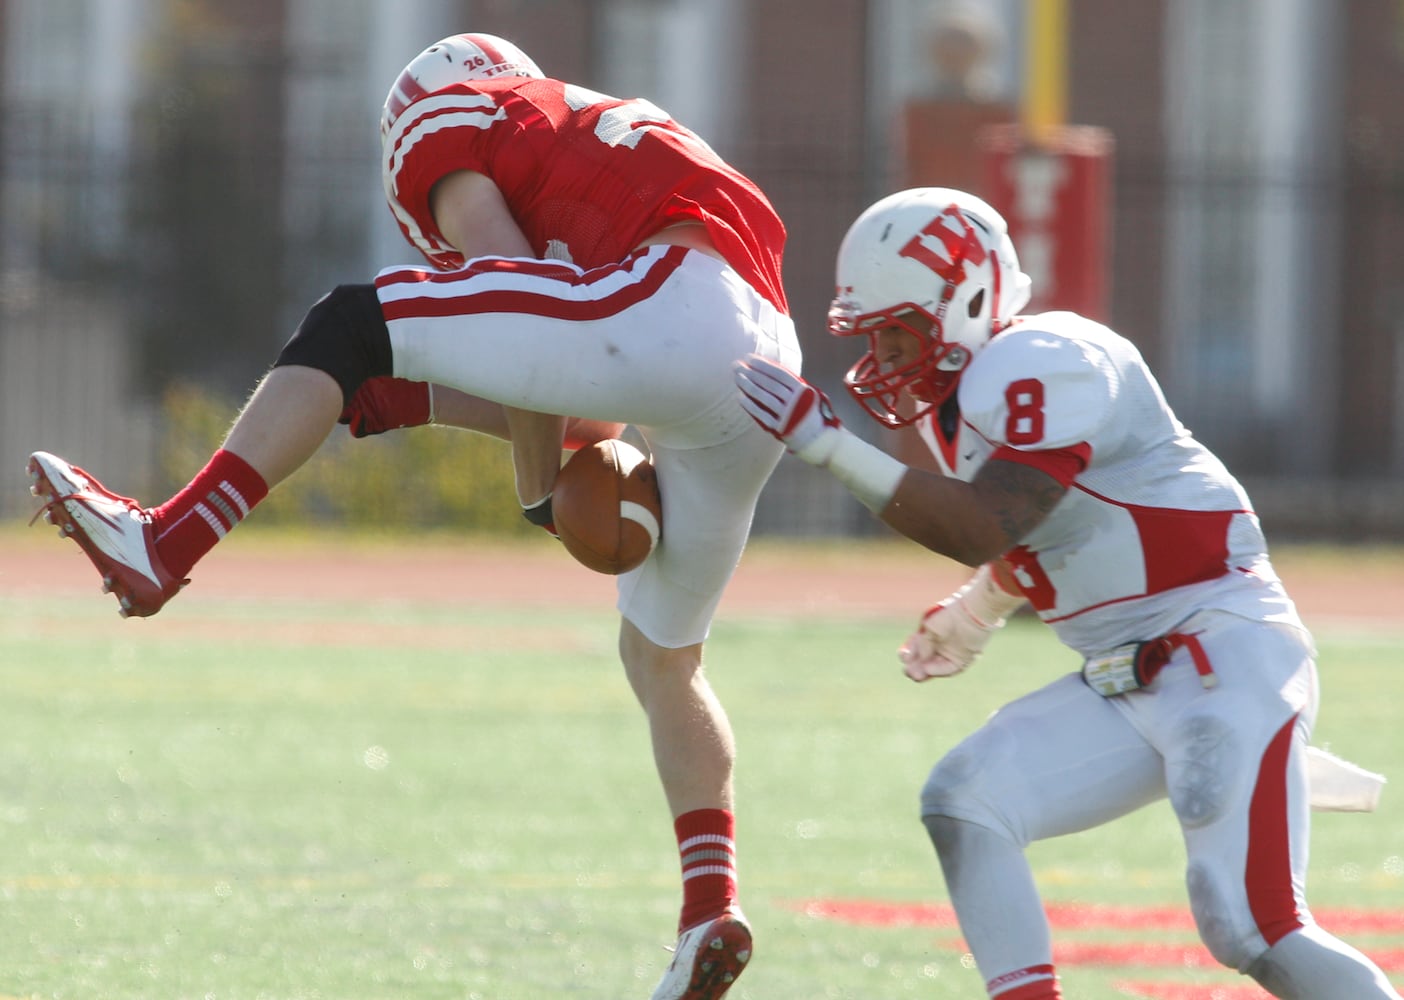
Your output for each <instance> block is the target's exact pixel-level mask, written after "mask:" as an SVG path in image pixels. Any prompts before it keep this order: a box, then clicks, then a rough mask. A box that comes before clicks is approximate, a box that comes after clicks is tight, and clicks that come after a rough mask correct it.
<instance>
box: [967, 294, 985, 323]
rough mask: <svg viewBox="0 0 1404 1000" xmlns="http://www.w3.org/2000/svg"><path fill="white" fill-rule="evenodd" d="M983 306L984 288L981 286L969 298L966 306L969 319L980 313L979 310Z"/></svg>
mask: <svg viewBox="0 0 1404 1000" xmlns="http://www.w3.org/2000/svg"><path fill="white" fill-rule="evenodd" d="M984 308H985V290H984V289H983V288H982V289H980V290H979V291H978V292H976V293H975V294H974V295H973V296H971V298H970V305H969V306H967V307H966V310H965V311H966V313H967V314H968V315H969V316H970V318H971V319H974V318H975V317H977V316H979V315H980V311H981V310H982V309H984Z"/></svg>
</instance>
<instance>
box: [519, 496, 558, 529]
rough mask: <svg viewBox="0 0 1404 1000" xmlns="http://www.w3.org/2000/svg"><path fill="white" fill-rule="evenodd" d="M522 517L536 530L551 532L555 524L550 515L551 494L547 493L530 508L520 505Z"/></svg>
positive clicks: (553, 518)
mask: <svg viewBox="0 0 1404 1000" xmlns="http://www.w3.org/2000/svg"><path fill="white" fill-rule="evenodd" d="M522 517H524V518H526V519H527V520H528V521H530V522H531V523H532V524H534V525H536V526H537V527H538V528H545V529H546V530H547V531H551V530H552V528H553V527H554V525H555V523H556V519H555V517H554V516H553V515H552V513H551V494H549V493H547V494H546V495H545V496H544V497H542V498H541V499H540V500H538V501H536V503H534V504H531V505H530V506H528V505H527V504H522Z"/></svg>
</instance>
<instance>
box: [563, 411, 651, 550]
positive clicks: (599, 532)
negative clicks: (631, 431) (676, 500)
mask: <svg viewBox="0 0 1404 1000" xmlns="http://www.w3.org/2000/svg"><path fill="white" fill-rule="evenodd" d="M551 511H552V515H553V517H554V519H555V524H556V533H557V534H558V535H559V536H560V539H561V543H562V544H563V545H565V548H566V551H567V552H569V553H570V554H571V555H572V556H574V557H575V559H576V560H577V561H578V562H580V563H582V564H583V565H585V566H588V567H589V568H590V569H592V570H594V571H595V572H597V573H608V574H610V575H611V576H613V575H617V574H619V573H627V572H629V570H631V569H634V568H635V567H637V566H638V565H639V564H640V563H642V562H643V561H644V560H645V559H647V558H648V554H649V553H650V552H652V551H653V549H654V547H655V546H656V545H657V544H658V539H659V537H660V536H661V534H662V530H663V502H662V499H661V498H660V497H659V494H658V474H657V472H656V471H655V470H654V468H653V465H652V464H651V463H650V462H649V460H648V458H647V457H646V456H645V455H644V454H643V452H641V451H639V450H638V449H637V448H635V447H634V446H633V445H631V444H629V443H628V442H625V441H620V440H618V439H615V438H610V439H607V440H604V441H596V442H595V443H594V444H592V445H588V446H586V447H584V448H581V449H580V450H578V451H577V452H576V453H575V454H574V455H571V456H570V458H569V459H567V460H566V463H565V465H564V466H562V467H561V471H560V474H559V475H558V476H557V477H556V486H555V489H554V491H553V492H552V494H551Z"/></svg>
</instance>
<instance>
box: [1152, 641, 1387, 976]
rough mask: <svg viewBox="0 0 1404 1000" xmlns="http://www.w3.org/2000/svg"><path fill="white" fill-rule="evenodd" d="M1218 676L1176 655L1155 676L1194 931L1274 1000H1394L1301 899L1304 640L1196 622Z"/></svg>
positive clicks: (1308, 715)
mask: <svg viewBox="0 0 1404 1000" xmlns="http://www.w3.org/2000/svg"><path fill="white" fill-rule="evenodd" d="M1196 628H1197V630H1198V631H1197V634H1198V638H1199V641H1200V642H1201V643H1202V645H1203V648H1204V650H1205V652H1206V653H1207V654H1208V656H1209V659H1210V661H1211V662H1212V663H1213V664H1214V669H1215V672H1216V674H1217V675H1218V678H1219V683H1218V685H1217V686H1216V687H1214V688H1212V689H1209V690H1205V689H1204V688H1203V687H1202V686H1201V685H1200V684H1199V683H1198V681H1197V679H1196V678H1195V675H1194V671H1193V669H1192V668H1191V667H1189V666H1188V664H1185V663H1181V664H1180V667H1181V669H1179V670H1176V669H1175V664H1176V663H1177V662H1178V660H1179V657H1177V660H1172V665H1171V667H1169V668H1167V670H1166V671H1165V672H1163V673H1162V674H1161V678H1160V681H1159V682H1158V683H1159V684H1161V685H1163V687H1162V690H1161V692H1160V694H1159V698H1160V701H1161V708H1160V709H1159V710H1158V714H1159V717H1160V718H1162V719H1163V720H1164V725H1163V727H1162V728H1161V729H1160V731H1158V732H1155V733H1154V734H1153V739H1155V740H1156V741H1157V742H1158V743H1160V744H1161V746H1162V749H1163V751H1164V753H1165V757H1166V779H1167V783H1168V786H1169V795H1170V802H1171V805H1172V806H1173V808H1174V810H1175V813H1176V815H1177V817H1178V818H1179V820H1180V825H1181V828H1182V830H1183V831H1184V837H1185V847H1186V855H1187V870H1186V884H1187V887H1188V890H1189V898H1190V907H1191V910H1192V911H1193V913H1194V918H1195V922H1196V924H1197V925H1198V928H1199V934H1200V937H1201V938H1202V939H1203V941H1204V943H1205V946H1206V947H1207V948H1208V949H1209V951H1210V953H1211V954H1212V955H1213V956H1214V957H1215V958H1216V959H1217V960H1218V961H1219V962H1221V963H1223V964H1224V965H1226V966H1228V967H1230V968H1233V969H1237V970H1238V971H1240V972H1244V973H1247V974H1248V975H1250V976H1252V977H1253V978H1254V979H1256V980H1257V981H1258V982H1259V983H1261V984H1262V986H1263V987H1264V988H1265V989H1267V990H1268V991H1269V992H1271V993H1272V994H1273V995H1274V996H1279V997H1287V998H1302V1000H1308V998H1309V1000H1346V998H1348V997H1349V998H1355V997H1361V998H1371V1000H1380V998H1397V997H1398V994H1397V993H1396V992H1395V991H1394V990H1393V988H1392V987H1390V986H1389V984H1388V981H1387V980H1386V979H1385V977H1384V974H1383V973H1382V972H1381V971H1380V969H1379V968H1378V967H1377V966H1376V965H1375V964H1374V963H1373V962H1371V961H1370V959H1368V958H1366V957H1365V956H1364V955H1363V954H1361V953H1360V952H1358V951H1356V950H1355V949H1354V948H1351V947H1350V946H1349V945H1346V944H1344V943H1343V942H1341V941H1339V940H1337V939H1336V938H1335V937H1333V936H1332V935H1330V934H1329V933H1327V932H1326V931H1325V930H1323V929H1322V928H1320V927H1318V926H1316V925H1315V923H1314V922H1313V919H1312V917H1311V913H1310V911H1309V909H1308V907H1307V902H1306V866H1307V849H1308V840H1309V836H1310V811H1309V809H1310V807H1309V789H1308V786H1307V777H1306V763H1305V754H1306V747H1307V743H1308V741H1309V738H1310V734H1311V727H1312V723H1313V722H1314V719H1315V714H1316V703H1317V695H1316V677H1315V667H1314V665H1313V663H1312V651H1311V647H1310V643H1309V641H1308V640H1307V639H1306V637H1305V636H1304V635H1303V634H1301V633H1300V632H1296V631H1294V630H1292V629H1288V628H1284V627H1277V626H1270V625H1260V624H1256V623H1253V622H1246V621H1244V620H1242V619H1238V618H1234V617H1231V616H1226V615H1219V616H1202V618H1201V620H1200V621H1197V622H1196Z"/></svg>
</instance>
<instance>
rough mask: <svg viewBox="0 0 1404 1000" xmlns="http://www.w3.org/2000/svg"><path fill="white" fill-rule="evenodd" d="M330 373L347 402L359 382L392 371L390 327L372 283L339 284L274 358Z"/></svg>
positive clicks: (277, 364)
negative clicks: (386, 322) (387, 324)
mask: <svg viewBox="0 0 1404 1000" xmlns="http://www.w3.org/2000/svg"><path fill="white" fill-rule="evenodd" d="M289 365H301V366H304V367H307V368H315V369H317V370H318V371H323V372H326V373H327V374H328V375H330V376H331V377H332V378H334V379H335V380H336V382H337V384H338V385H339V386H341V394H342V398H343V399H344V400H345V401H346V402H347V403H349V402H350V401H351V397H352V396H354V395H355V394H356V390H357V389H358V388H360V386H361V383H362V382H364V381H365V380H366V379H368V378H372V377H374V376H377V375H390V374H393V371H392V369H393V368H394V361H393V351H392V349H391V346H390V331H389V329H388V328H387V326H386V324H385V317H384V315H383V314H382V313H381V309H380V300H379V299H378V298H377V296H376V292H375V286H374V285H338V286H337V287H336V288H334V289H332V290H331V291H330V292H328V293H327V294H326V295H324V296H322V298H320V299H318V300H317V302H316V303H315V304H314V305H313V306H312V308H311V309H309V310H307V315H306V316H304V317H303V318H302V322H301V323H299V324H298V327H297V330H295V331H294V332H293V335H292V337H291V339H289V340H288V342H287V343H286V344H285V345H283V350H282V352H281V353H279V355H278V359H277V361H275V362H274V365H273V366H274V367H275V368H280V367H286V366H289Z"/></svg>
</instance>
